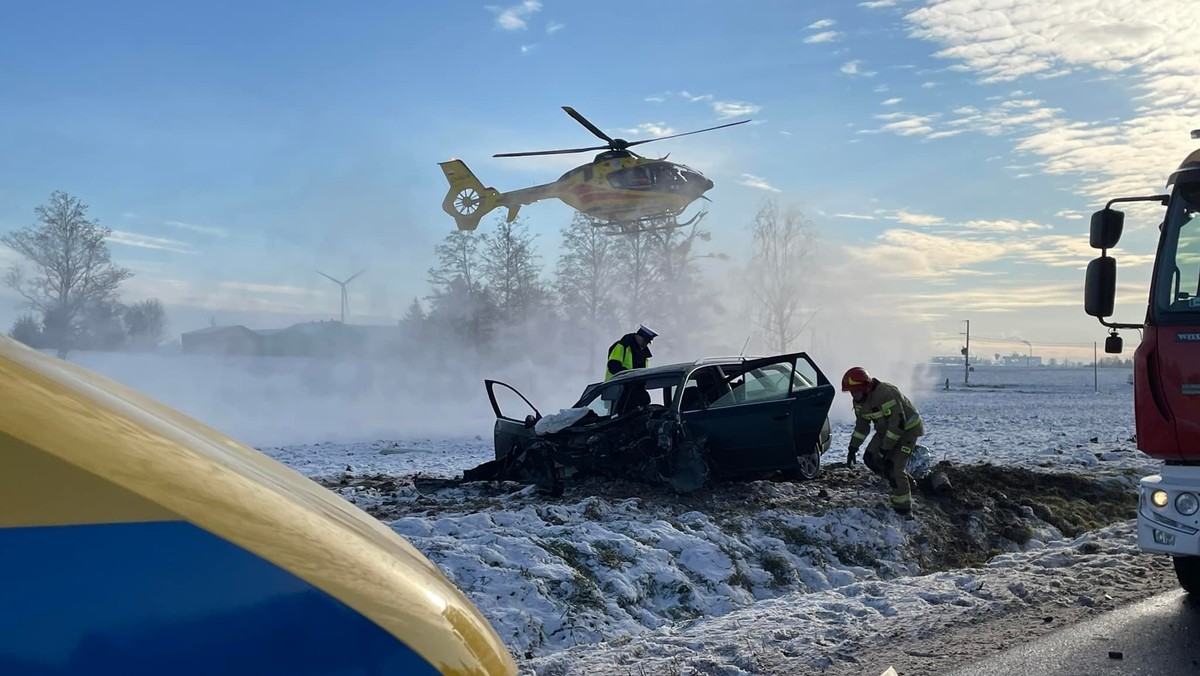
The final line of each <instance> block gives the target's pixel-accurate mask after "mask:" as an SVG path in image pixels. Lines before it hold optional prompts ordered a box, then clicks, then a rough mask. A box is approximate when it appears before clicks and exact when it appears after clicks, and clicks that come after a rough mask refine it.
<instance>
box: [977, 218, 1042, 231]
mask: <svg viewBox="0 0 1200 676" xmlns="http://www.w3.org/2000/svg"><path fill="white" fill-rule="evenodd" d="M962 227H963V228H965V229H967V230H980V231H986V232H1032V231H1034V230H1049V229H1051V226H1049V225H1042V224H1041V223H1034V222H1033V221H1013V220H996V221H983V220H975V221H967V222H965V223H963V224H962Z"/></svg>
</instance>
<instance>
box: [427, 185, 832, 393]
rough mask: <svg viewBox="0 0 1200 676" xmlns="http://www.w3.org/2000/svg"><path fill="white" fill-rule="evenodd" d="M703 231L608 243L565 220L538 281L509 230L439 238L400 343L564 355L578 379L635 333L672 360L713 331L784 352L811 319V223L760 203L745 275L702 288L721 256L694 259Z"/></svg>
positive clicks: (521, 231) (706, 236) (578, 221)
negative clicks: (654, 335) (655, 338)
mask: <svg viewBox="0 0 1200 676" xmlns="http://www.w3.org/2000/svg"><path fill="white" fill-rule="evenodd" d="M703 221H704V219H703V214H702V215H701V218H700V219H698V220H696V221H695V222H693V223H692V224H690V225H688V226H686V227H681V228H662V229H655V226H656V225H658V226H663V225H665V223H663V224H653V223H652V224H650V225H649V226H648V228H647V229H645V230H642V231H638V232H632V233H621V234H613V232H612V230H611V229H609V228H606V227H603V226H600V224H598V223H597V222H596V221H594V220H593V219H591V218H589V217H588V216H586V215H584V214H579V213H577V214H575V216H574V218H573V219H572V221H571V223H570V224H569V225H567V226H566V227H564V228H563V229H562V231H561V237H562V246H561V249H560V250H559V252H558V255H557V260H555V261H554V264H553V267H551V268H550V273H549V275H547V276H544V275H543V272H544V265H543V261H542V260H541V257H540V256H539V254H538V253H537V250H536V247H535V239H536V238H535V236H534V235H532V234H531V233H530V232H529V230H528V228H527V226H526V225H525V224H524V222H523V221H522V220H520V219H518V220H516V221H514V222H512V223H508V222H505V221H503V220H502V219H497V221H496V222H495V224H494V225H492V227H489V228H485V229H482V230H480V231H454V232H451V233H450V234H449V235H447V237H446V238H445V239H444V240H443V241H442V242H441V243H440V244H438V245H437V246H436V247H435V252H434V253H435V259H436V263H435V265H434V266H433V267H431V268H430V270H429V274H428V282H429V284H430V288H431V292H430V295H429V296H427V297H426V298H425V299H423V300H422V299H419V298H414V299H413V300H412V303H411V304H410V306H409V310H408V312H407V314H406V315H405V317H404V320H403V323H404V324H405V325H407V326H408V327H409V328H410V329H411V333H412V335H416V336H419V337H422V338H423V339H425V340H426V342H428V341H429V339H436V342H438V343H439V344H447V341H449V344H450V345H452V346H453V348H454V349H455V350H456V351H461V349H462V348H469V349H470V350H471V351H472V352H473V353H476V354H481V353H491V354H501V355H505V354H513V355H519V354H522V353H523V352H528V351H529V350H530V349H534V350H537V351H538V352H539V354H540V355H545V354H547V353H549V354H553V355H555V356H561V355H563V354H564V353H565V354H567V355H569V356H570V358H572V359H575V360H577V361H576V363H578V364H579V365H580V367H584V366H586V368H587V369H588V370H589V371H595V370H596V369H597V368H598V364H599V362H600V360H601V359H602V356H603V355H602V353H603V351H604V350H605V348H607V346H608V343H609V342H611V341H612V340H615V339H616V337H618V336H619V335H620V334H622V333H624V332H626V331H629V330H632V329H633V328H635V327H636V326H637V325H638V324H639V323H643V322H644V323H646V324H649V325H651V326H653V327H654V328H655V329H656V330H657V331H659V332H660V333H662V334H663V335H666V336H670V337H671V341H672V345H673V346H675V347H678V348H680V349H682V350H688V349H689V348H691V349H697V348H698V347H699V346H700V345H702V344H703V343H704V338H705V337H706V336H707V334H708V332H709V331H710V329H712V328H713V326H714V325H715V324H716V323H718V322H720V321H722V320H723V321H725V322H726V323H729V322H731V321H732V322H740V323H739V324H738V325H739V327H743V326H751V327H753V328H752V330H757V332H759V335H761V336H762V337H763V338H764V340H763V341H762V344H765V345H767V346H769V347H770V348H771V349H775V350H778V351H780V352H784V351H787V350H788V349H789V348H794V347H795V345H794V343H795V340H796V338H797V337H798V336H799V335H800V333H801V332H802V331H804V329H805V327H806V326H807V325H808V324H809V322H811V320H812V318H813V317H814V316H815V310H814V309H813V308H812V307H811V306H810V305H808V304H807V303H806V301H807V300H808V299H807V298H806V297H807V296H808V294H806V287H807V280H808V274H809V271H808V269H807V266H808V265H809V264H810V259H811V257H812V252H813V251H814V250H815V246H816V241H815V237H814V236H813V234H812V232H811V223H810V222H809V221H807V220H806V219H805V218H804V217H803V215H802V214H801V213H800V212H799V211H798V210H795V209H784V210H781V209H780V207H779V206H778V205H777V204H776V203H775V201H774V200H768V201H766V202H765V203H764V204H763V206H762V208H761V209H760V211H759V212H758V214H757V215H756V217H755V219H754V221H753V222H752V224H751V226H750V227H749V229H748V234H749V236H750V240H751V254H750V260H749V261H748V262H747V264H746V266H745V267H744V268H742V269H729V268H725V269H724V270H718V275H717V276H716V277H714V278H706V273H708V272H712V271H713V270H714V268H712V267H710V268H704V267H702V266H701V260H702V259H719V260H729V256H728V254H727V253H725V252H720V251H716V252H706V251H704V249H705V248H706V245H707V244H709V243H710V242H711V232H710V231H709V230H708V229H707V228H706V227H705V226H704V222H703ZM598 226H600V227H598ZM731 287H733V288H731ZM743 317H744V319H743ZM601 343H602V344H601ZM530 346H535V347H533V348H531V347H530ZM543 346H544V347H543ZM545 358H550V357H549V356H546V357H545Z"/></svg>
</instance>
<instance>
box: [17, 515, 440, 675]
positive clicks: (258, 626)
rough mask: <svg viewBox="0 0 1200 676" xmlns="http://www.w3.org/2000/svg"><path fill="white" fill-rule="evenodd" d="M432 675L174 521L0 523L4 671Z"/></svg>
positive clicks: (400, 650)
mask: <svg viewBox="0 0 1200 676" xmlns="http://www.w3.org/2000/svg"><path fill="white" fill-rule="evenodd" d="M343 573H344V574H346V575H353V574H354V572H353V571H343ZM437 673H439V672H438V670H437V669H435V668H434V667H432V666H431V665H429V664H428V663H427V662H426V661H425V660H424V659H422V658H421V657H420V656H419V655H418V654H417V653H416V652H414V651H413V650H412V649H411V648H410V647H408V646H407V645H405V644H404V643H403V642H401V641H399V640H397V639H396V638H395V637H394V636H392V635H391V634H389V633H387V632H386V631H384V630H383V629H381V628H380V627H379V626H378V625H376V624H375V623H373V622H371V621H370V620H368V619H367V618H365V617H363V616H362V615H360V614H359V613H358V612H356V611H355V610H354V609H353V608H351V607H349V606H347V605H346V604H345V603H342V602H341V601H339V600H338V599H335V598H333V597H332V596H330V595H329V594H327V593H325V592H323V591H321V590H319V589H317V588H316V587H313V586H312V585H311V584H309V583H307V582H305V581H304V580H301V579H300V578H298V577H296V576H295V575H292V574H291V573H289V572H287V571H285V570H283V569H282V568H279V567H278V566H276V565H275V564H272V563H270V562H268V561H266V560H264V559H262V558H260V557H258V556H256V555H254V554H252V553H250V552H248V551H246V550H244V549H242V548H241V547H238V546H236V545H234V544H232V543H230V542H227V541H225V540H223V539H221V538H219V537H217V536H215V535H213V534H211V533H209V532H208V531H205V530H203V529H201V528H198V527H196V526H194V525H192V524H190V523H187V522H184V521H166V522H154V523H149V522H144V523H118V524H99V525H80V526H45V527H28V528H3V529H0V674H30V675H42V674H47V675H48V674H53V675H55V676H82V675H83V674H88V675H108V674H113V675H114V676H115V675H116V674H121V675H125V676H128V675H140V674H155V675H158V674H173V675H178V676H201V675H203V676H210V675H216V674H223V675H227V674H253V675H254V676H272V675H275V674H280V675H283V674H287V675H288V676H314V675H317V674H321V675H332V674H346V675H349V674H406V675H407V674H437Z"/></svg>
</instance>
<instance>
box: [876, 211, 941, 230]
mask: <svg viewBox="0 0 1200 676" xmlns="http://www.w3.org/2000/svg"><path fill="white" fill-rule="evenodd" d="M888 220H892V221H900V222H901V223H903V224H905V225H921V226H929V225H940V224H942V223H945V222H946V219H944V218H942V217H941V216H932V215H930V214H914V213H912V212H909V211H905V210H904V209H901V210H900V211H897V212H896V213H895V214H893V215H891V216H888Z"/></svg>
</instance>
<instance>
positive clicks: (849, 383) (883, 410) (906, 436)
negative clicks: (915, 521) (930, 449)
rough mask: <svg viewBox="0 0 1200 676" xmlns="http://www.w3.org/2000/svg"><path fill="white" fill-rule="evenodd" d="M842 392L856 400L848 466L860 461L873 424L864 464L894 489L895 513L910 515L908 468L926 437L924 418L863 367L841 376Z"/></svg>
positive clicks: (899, 392)
mask: <svg viewBox="0 0 1200 676" xmlns="http://www.w3.org/2000/svg"><path fill="white" fill-rule="evenodd" d="M842 391H843V392H849V393H850V396H851V398H853V399H854V433H853V434H852V435H851V436H850V449H849V452H848V453H847V454H846V464H847V465H853V464H854V463H855V462H857V461H858V449H859V447H861V446H862V443H863V442H864V441H866V439H867V433H868V432H869V431H870V429H871V426H872V424H874V426H875V435H874V436H873V437H872V438H871V443H869V444H867V452H866V455H865V456H864V458H863V462H864V463H865V464H866V465H867V467H868V468H869V469H870V470H871V471H872V472H874V473H876V474H878V475H880V476H882V477H884V478H885V479H887V480H888V483H890V484H891V485H892V509H894V510H896V512H897V513H899V514H909V513H911V512H912V494H911V491H910V489H909V485H908V472H907V468H908V461H909V459H910V458H911V457H912V452H913V448H915V447H916V444H917V438H918V437H920V436H921V435H923V434H925V426H924V424H923V423H922V422H921V414H920V413H918V412H917V409H916V407H915V406H913V404H912V402H911V401H909V400H908V397H906V396H904V394H903V393H902V392H901V391H900V390H899V389H898V388H897V387H896V386H895V385H892V384H891V383H885V382H883V381H881V380H879V379H878V378H872V377H871V375H870V374H869V373H867V371H866V369H864V368H862V367H860V366H855V367H853V368H851V369H850V370H848V371H846V374H845V375H844V376H842Z"/></svg>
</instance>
